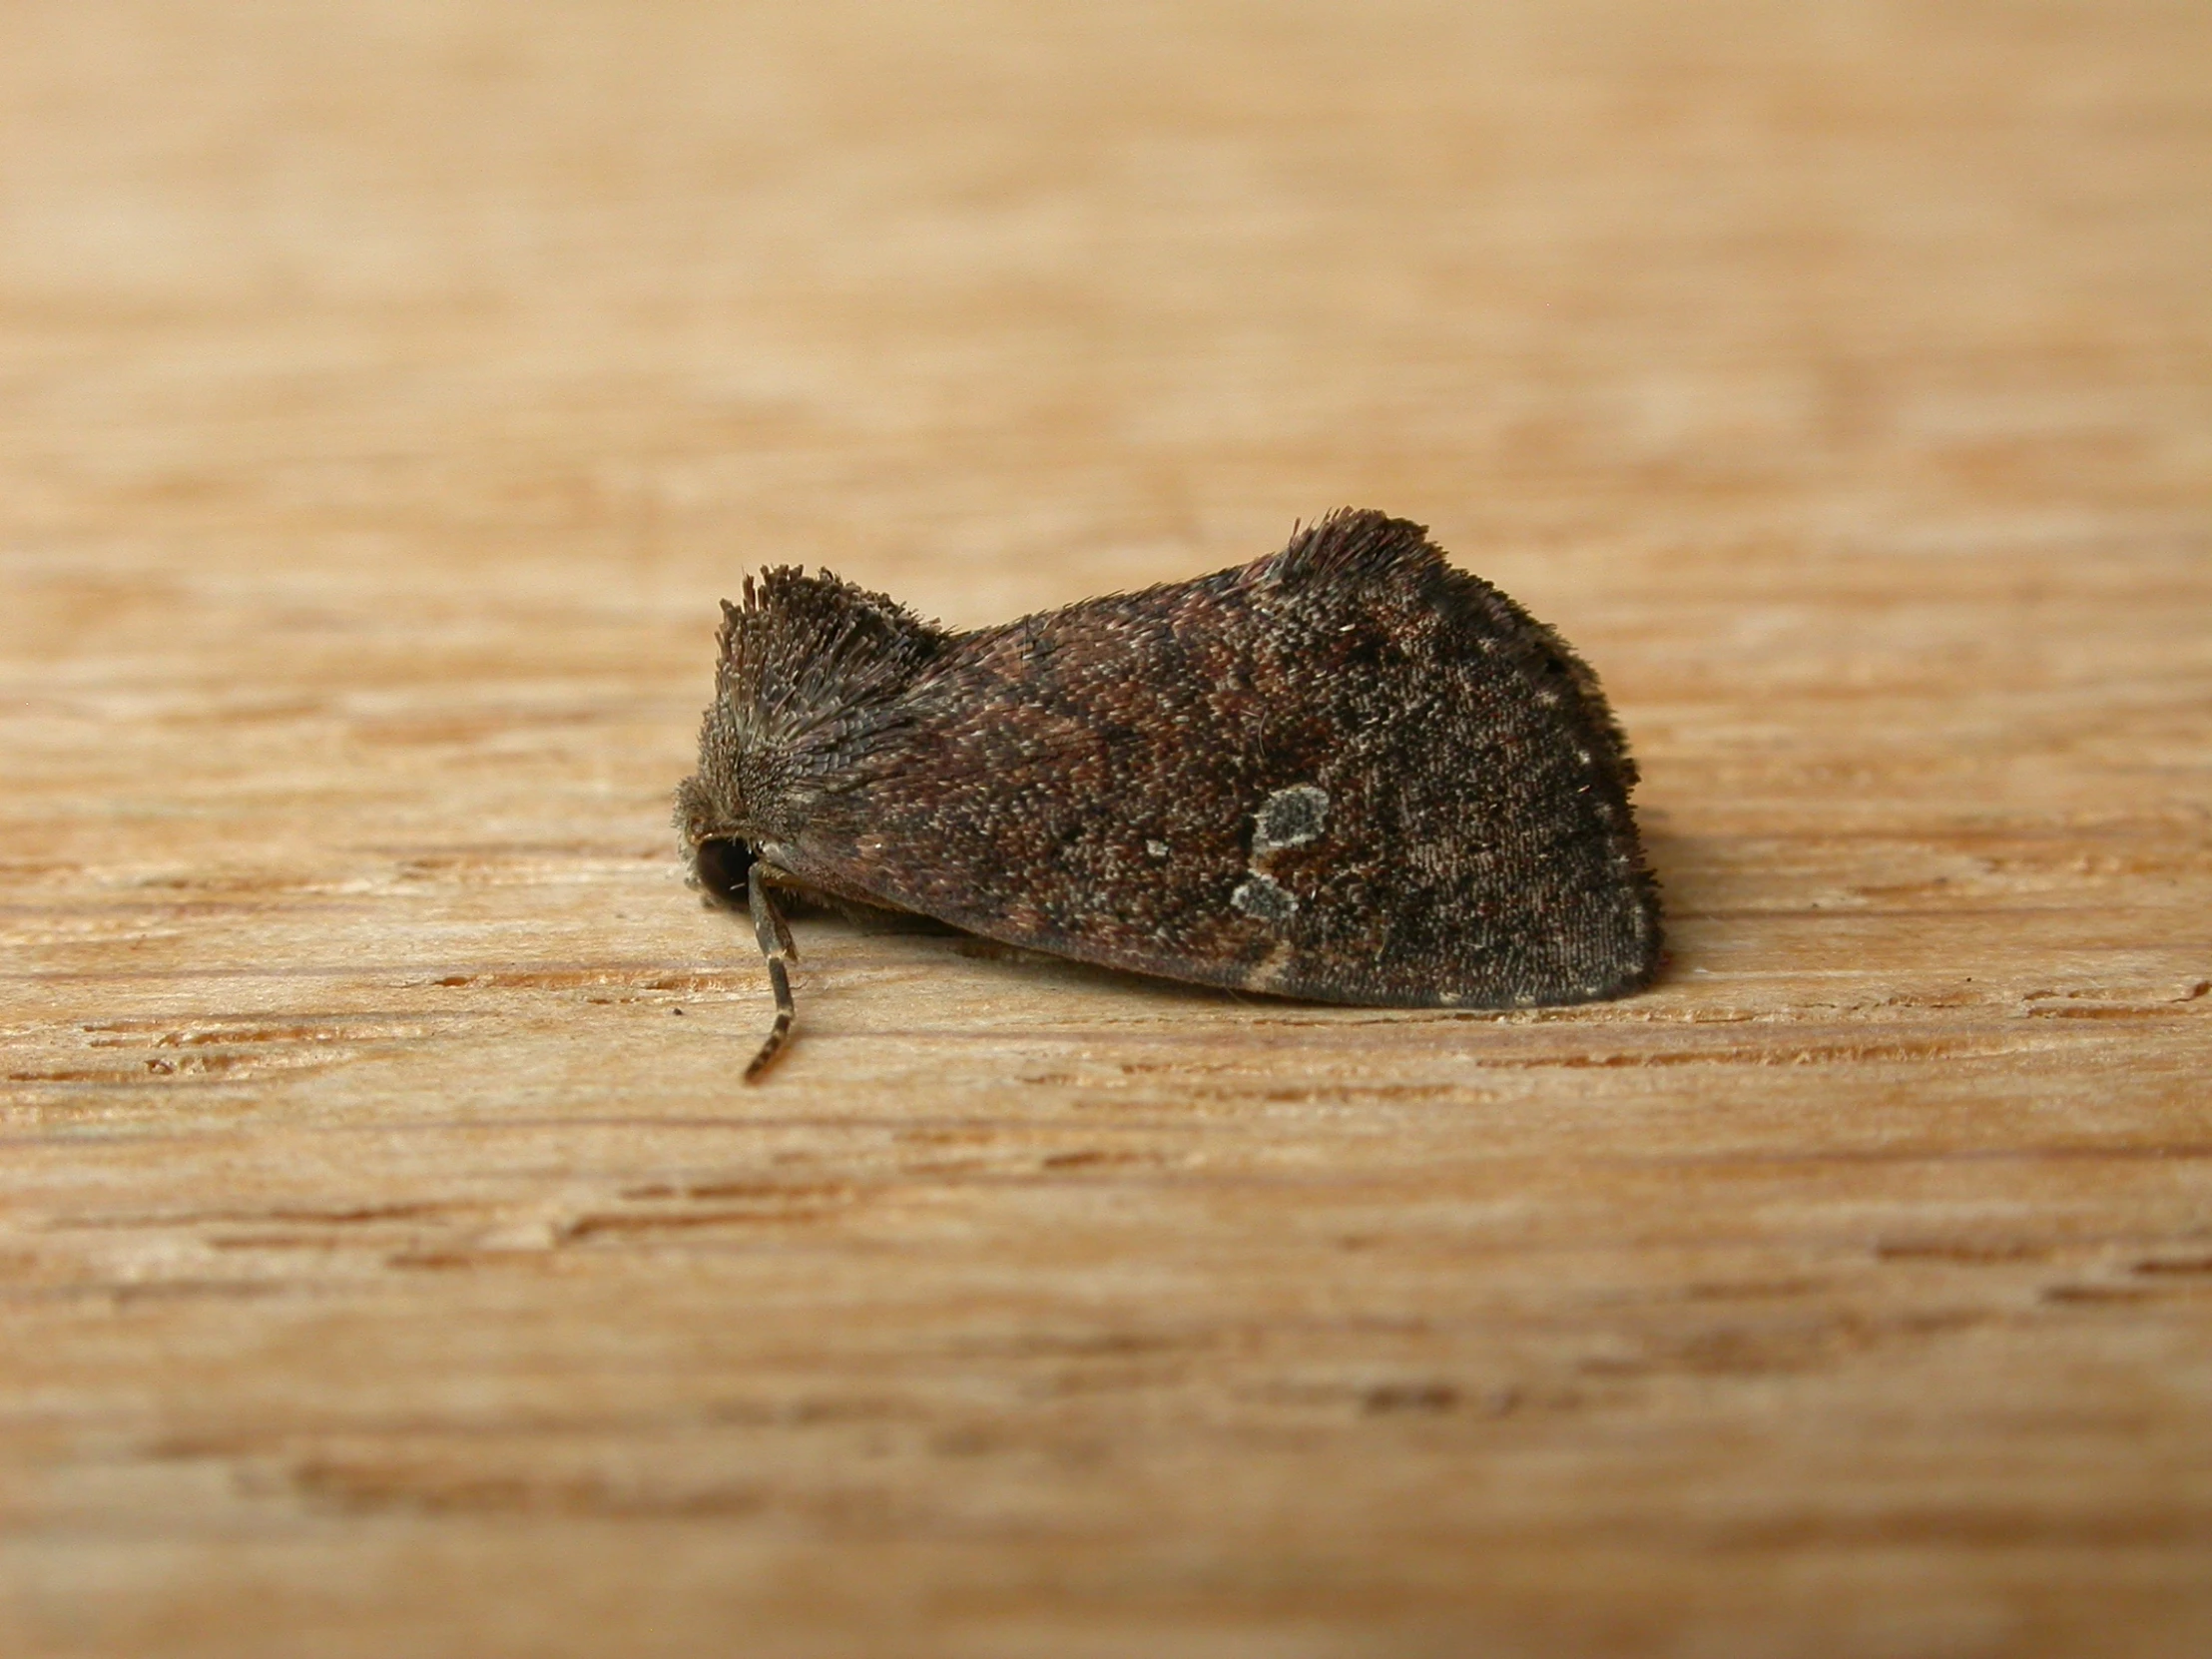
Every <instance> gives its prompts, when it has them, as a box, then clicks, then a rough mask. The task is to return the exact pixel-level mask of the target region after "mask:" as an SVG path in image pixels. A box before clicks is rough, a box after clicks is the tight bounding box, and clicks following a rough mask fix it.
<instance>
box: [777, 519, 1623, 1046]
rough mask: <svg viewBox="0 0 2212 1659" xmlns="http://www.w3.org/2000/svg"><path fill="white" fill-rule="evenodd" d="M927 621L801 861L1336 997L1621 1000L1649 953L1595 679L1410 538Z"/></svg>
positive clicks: (1139, 961) (926, 903) (1017, 929)
mask: <svg viewBox="0 0 2212 1659" xmlns="http://www.w3.org/2000/svg"><path fill="white" fill-rule="evenodd" d="M937 638H938V639H941V642H942V643H941V646H940V645H938V644H937V639H932V642H931V643H932V647H933V649H932V650H931V651H930V652H928V653H926V654H925V655H926V661H918V659H917V666H916V668H915V671H914V673H913V676H912V678H911V680H910V682H909V683H907V684H906V686H905V688H904V690H903V691H902V692H901V693H899V694H897V695H896V696H895V697H890V698H886V700H885V701H884V702H883V703H882V704H881V705H880V706H879V707H878V708H877V709H876V711H875V712H874V714H873V716H872V717H871V724H869V725H867V727H866V728H865V730H859V729H848V731H847V734H846V741H845V743H844V744H843V746H842V748H841V750H840V756H839V766H840V767H841V768H842V769H844V771H843V774H842V781H841V782H840V784H839V786H838V787H837V789H836V790H835V792H834V793H832V794H830V795H829V796H826V797H824V798H823V799H821V800H820V801H818V802H817V803H816V804H815V806H814V808H813V810H812V811H811V812H810V814H809V815H808V822H807V826H806V828H805V830H803V831H802V832H801V833H799V834H798V835H797V836H796V838H795V839H794V841H793V842H792V843H791V845H790V846H788V847H784V848H771V849H770V850H769V853H768V855H769V856H771V857H776V858H778V859H779V860H780V861H783V862H786V863H789V864H791V865H793V866H794V867H795V868H796V869H797V871H798V872H799V873H801V874H803V875H804V874H807V873H809V872H810V871H813V872H815V873H817V874H818V875H820V876H821V877H823V878H825V879H826V880H833V881H835V882H840V883H843V884H846V885H847V886H849V887H857V888H858V889H860V890H862V891H865V892H868V893H871V894H873V895H875V896H877V897H879V898H881V899H882V900H884V901H885V902H888V903H891V904H894V905H897V906H899V907H901V908H906V909H911V910H916V911H919V912H921V913H923V914H927V915H931V916H935V917H938V918H939V919H941V920H944V921H947V922H950V923H952V924H953V925H955V926H958V927H962V928H965V929H968V930H970V931H973V932H976V933H980V934H984V935H987V936H989V937H992V938H997V939H1003V940H1006V941H1008V942H1011V943H1015V944H1020V945H1026V946H1030V947H1033V948H1036V949H1039V950H1046V951H1051V952H1054V953H1057V954H1060V955H1065V956H1070V957H1074V958H1077V959H1079V960H1083V961H1088V962H1096V963H1100V964H1103V965H1106V966H1111V967H1117V968H1128V969H1133V970H1137V971H1140V972H1146V973H1154V974H1161V975H1165V976H1168V977H1171V978H1176V979H1186V980H1195V981H1199V982H1203V983H1208V984H1220V985H1234V986H1242V987H1245V988H1249V989H1254V990H1264V991H1273V992H1279V993H1282V994H1286V995H1292V996H1303V997H1312V998H1316V999H1320V1000H1326V1001H1341V1002H1353V1003H1367V1004H1378V1005H1388V1004H1396V1005H1413V1006H1421V1005H1436V1004H1443V1005H1452V1006H1465V1007H1507V1006H1514V1005H1522V1004H1529V1003H1554V1002H1575V1001H1583V1000H1587V999H1590V998H1596V997H1606V996H1614V995H1619V994H1621V993H1622V992H1624V991H1627V990H1631V989H1634V988H1636V987H1637V986H1639V985H1641V984H1643V983H1644V982H1646V981H1647V980H1648V979H1649V978H1650V976H1651V974H1652V972H1653V971H1654V969H1655V966H1656V964H1657V960H1658V946H1659V928H1658V907H1657V896H1656V892H1655V888H1654V883H1653V882H1652V879H1651V877H1650V875H1649V873H1648V872H1647V870H1646V868H1645V865H1644V862H1643V856H1642V852H1641V849H1640V847H1639V845H1638V842H1637V838H1636V832H1635V827H1634V823H1633V820H1632V818H1631V815H1630V809H1629V800H1628V796H1629V790H1630V788H1631V786H1632V784H1633V782H1634V772H1633V769H1632V767H1631V765H1630V763H1629V761H1628V759H1627V756H1626V752H1625V750H1624V748H1623V745H1622V743H1621V740H1620V736H1619V733H1618V731H1617V730H1616V728H1615V727H1614V725H1613V722H1612V718H1611V716H1610V714H1609V713H1608V711H1607V709H1606V707H1605V704H1604V702H1603V699H1602V697H1601V696H1600V694H1599V692H1598V689H1597V685H1596V681H1595V678H1594V677H1593V676H1592V675H1591V674H1590V672H1589V671H1588V669H1587V668H1585V667H1584V666H1583V665H1582V663H1581V662H1580V661H1579V660H1578V659H1577V658H1575V657H1574V655H1573V654H1572V653H1571V652H1570V651H1569V650H1568V649H1567V648H1566V646H1565V645H1564V644H1563V643H1562V642H1561V641H1560V640H1559V639H1558V638H1557V636H1555V635H1554V634H1552V633H1551V632H1550V631H1549V630H1548V629H1545V628H1543V627H1542V626H1541V625H1539V624H1537V623H1535V622H1533V621H1532V620H1531V619H1530V618H1529V617H1528V616H1527V615H1526V614H1525V613H1524V612H1522V611H1521V610H1520V609H1519V608H1518V607H1517V606H1515V605H1514V604H1513V603H1512V602H1511V601H1510V600H1508V599H1507V598H1506V597H1505V596H1504V595H1503V594H1501V593H1499V592H1498V591H1497V590H1496V589H1494V588H1492V587H1490V586H1489V585H1488V584H1486V583H1484V582H1481V581H1479V580H1477V579H1476V578H1474V577H1472V576H1468V575H1466V574H1464V573H1462V572H1459V571H1455V570H1453V569H1451V568H1450V567H1449V566H1448V565H1446V564H1445V563H1444V561H1443V559H1442V557H1441V555H1439V554H1438V553H1437V551H1436V550H1435V549H1434V548H1433V547H1432V546H1430V545H1429V543H1428V542H1427V540H1426V538H1425V533H1424V532H1423V531H1422V529H1421V528H1420V527H1419V526H1417V525H1413V524H1409V523H1406V522H1405V521H1403V520H1398V519H1390V518H1385V517H1384V516H1383V515H1382V514H1379V513H1344V514H1339V515H1336V516H1333V517H1332V518H1329V519H1327V520H1324V521H1323V522H1322V523H1320V524H1318V525H1316V526H1314V527H1313V528H1311V529H1309V530H1307V531H1305V532H1304V533H1303V534H1301V535H1299V536H1298V537H1296V538H1295V539H1294V540H1293V541H1292V543H1291V545H1290V546H1289V547H1288V548H1286V549H1285V550H1284V551H1283V552H1282V553H1280V554H1278V555H1276V556H1275V557H1273V558H1269V559H1264V560H1261V561H1260V562H1258V563H1256V564H1253V565H1249V566H1246V567H1244V568H1242V569H1238V570H1232V571H1225V572H1223V573H1221V574H1219V575H1216V576H1210V577H1206V578H1204V579H1202V580H1199V581H1195V582H1189V583H1182V584H1177V585H1173V586H1168V587H1160V588H1153V589H1150V590H1147V591H1145V592H1142V593H1137V594H1129V595H1122V596H1116V597H1112V598H1107V599H1100V600H1094V601H1090V602H1087V603H1084V604H1079V605H1074V606H1070V607H1068V608H1067V609H1065V610H1060V611H1053V612H1048V613H1043V614H1040V615H1037V616H1033V617H1029V618H1025V619H1024V620H1022V621H1020V622H1016V623H1012V624H1009V625H1007V626H1005V627H1001V628H992V629H986V630H982V631H979V632H976V633H971V634H959V635H952V636H949V637H941V636H940V637H937Z"/></svg>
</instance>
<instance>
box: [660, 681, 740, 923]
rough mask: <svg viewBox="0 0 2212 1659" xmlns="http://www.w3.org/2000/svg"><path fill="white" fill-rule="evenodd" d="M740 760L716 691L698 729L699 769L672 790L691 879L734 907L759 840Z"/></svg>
mask: <svg viewBox="0 0 2212 1659" xmlns="http://www.w3.org/2000/svg"><path fill="white" fill-rule="evenodd" d="M744 760H745V756H744V750H743V746H742V745H741V744H740V742H739V738H738V733H737V730H736V723H735V721H734V720H733V718H732V713H731V710H730V707H729V703H728V699H727V697H726V696H724V695H721V694H720V693H719V691H718V695H717V696H716V698H715V701H714V702H713V703H712V704H710V705H709V706H708V709H707V715H706V719H705V720H704V721H702V722H701V725H700V733H699V770H698V771H697V772H696V773H694V774H693V775H692V776H691V777H689V778H687V779H685V780H684V782H683V783H682V784H680V785H678V786H677V790H676V834H677V841H678V844H679V846H680V847H681V849H682V851H683V854H684V860H685V862H686V863H687V864H689V865H690V866H691V875H692V879H693V881H694V882H695V883H696V884H697V885H699V886H701V887H703V888H705V889H706V891H707V893H708V894H709V895H710V896H711V897H714V898H717V899H720V900H721V901H722V902H724V903H727V904H739V905H742V904H744V903H745V878H746V872H747V871H748V870H750V869H751V868H752V867H753V857H754V850H753V849H754V843H755V842H756V841H757V840H758V839H759V832H758V830H757V829H756V827H755V826H754V824H753V823H752V817H753V815H752V813H751V812H750V811H749V810H748V808H747V805H746V793H747V792H746V791H745V789H744V788H743V787H742V784H741V775H742V774H743V773H744V771H745V766H744Z"/></svg>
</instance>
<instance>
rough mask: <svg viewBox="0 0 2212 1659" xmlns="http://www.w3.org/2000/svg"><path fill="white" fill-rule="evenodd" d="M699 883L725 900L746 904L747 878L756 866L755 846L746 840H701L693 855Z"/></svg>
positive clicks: (730, 902) (729, 902)
mask: <svg viewBox="0 0 2212 1659" xmlns="http://www.w3.org/2000/svg"><path fill="white" fill-rule="evenodd" d="M692 856H693V859H694V861H695V862H696V864H697V866H698V869H699V884H700V885H701V886H703V887H705V888H706V889H707V890H708V891H709V892H711V893H713V894H714V895H715V897H717V898H719V899H721V900H722V901H723V903H725V904H736V905H739V906H741V907H742V906H743V905H744V903H745V878H746V875H747V873H748V872H749V871H750V870H751V869H752V868H753V848H752V847H750V846H748V845H747V844H746V843H745V842H744V841H722V840H716V841H701V842H700V843H699V850H698V851H697V852H695V853H694V854H693V855H692Z"/></svg>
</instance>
